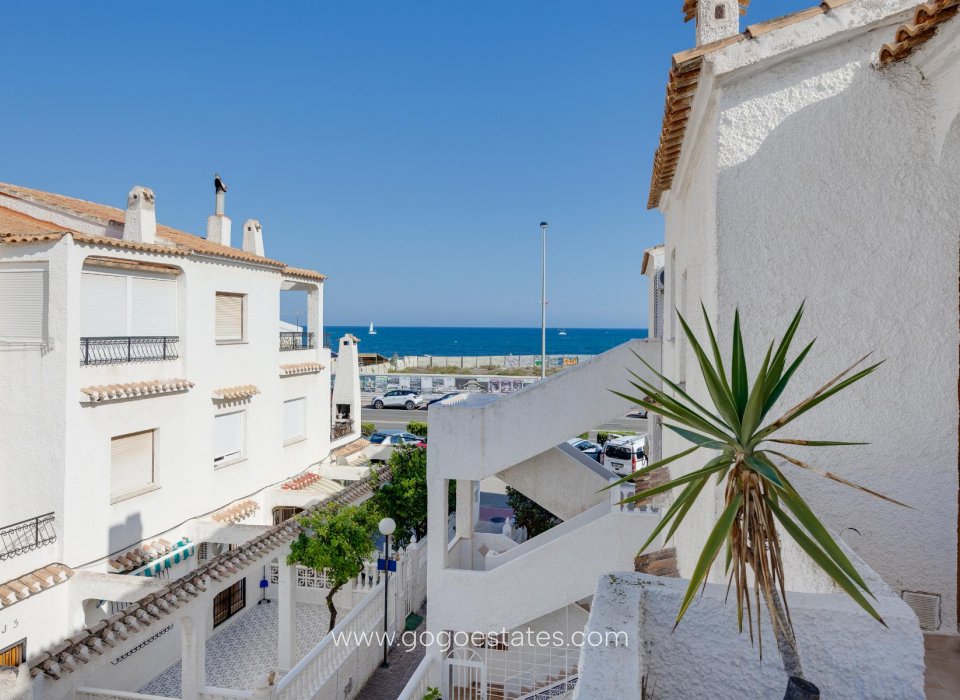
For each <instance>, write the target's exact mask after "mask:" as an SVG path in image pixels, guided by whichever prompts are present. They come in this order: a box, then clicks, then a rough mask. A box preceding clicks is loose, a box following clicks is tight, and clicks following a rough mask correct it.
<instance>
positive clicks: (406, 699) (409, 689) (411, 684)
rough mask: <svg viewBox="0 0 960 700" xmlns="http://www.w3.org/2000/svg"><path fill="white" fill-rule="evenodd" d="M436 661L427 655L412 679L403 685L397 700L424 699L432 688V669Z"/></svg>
mask: <svg viewBox="0 0 960 700" xmlns="http://www.w3.org/2000/svg"><path fill="white" fill-rule="evenodd" d="M435 663H436V659H435V658H434V657H432V656H425V657H424V658H423V661H421V662H420V665H419V666H417V668H416V670H415V671H414V672H413V675H412V676H410V680H409V681H407V684H406V685H405V686H403V690H401V691H400V695H398V696H397V700H423V698H424V696H425V695H426V694H427V691H428V690H429V689H430V669H431V667H432V666H433V665H434V664H435Z"/></svg>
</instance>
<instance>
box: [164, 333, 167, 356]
mask: <svg viewBox="0 0 960 700" xmlns="http://www.w3.org/2000/svg"><path fill="white" fill-rule="evenodd" d="M163 359H164V360H166V359H167V337H166V336H164V337H163Z"/></svg>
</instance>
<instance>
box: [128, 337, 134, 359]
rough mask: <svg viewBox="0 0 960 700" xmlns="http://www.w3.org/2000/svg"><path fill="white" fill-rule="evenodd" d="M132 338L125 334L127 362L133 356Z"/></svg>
mask: <svg viewBox="0 0 960 700" xmlns="http://www.w3.org/2000/svg"><path fill="white" fill-rule="evenodd" d="M132 345H133V338H131V337H130V336H127V362H130V361H131V360H132V358H133V353H132Z"/></svg>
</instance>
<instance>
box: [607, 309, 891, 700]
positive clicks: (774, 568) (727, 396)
mask: <svg viewBox="0 0 960 700" xmlns="http://www.w3.org/2000/svg"><path fill="white" fill-rule="evenodd" d="M701 308H703V306H702V304H701ZM678 317H679V319H680V323H681V325H682V327H683V332H684V334H685V335H686V338H687V340H688V341H689V343H690V347H691V349H692V350H693V352H694V354H695V355H696V358H697V362H698V364H699V368H700V372H701V374H702V377H703V381H704V384H705V386H706V389H707V392H708V394H709V398H710V400H709V402H707V401H704V402H703V403H700V402H698V401H696V400H695V399H694V398H693V397H691V396H690V395H689V394H688V393H687V392H686V391H685V390H684V388H683V387H681V386H679V385H678V384H676V383H675V382H673V381H671V380H670V379H668V378H667V377H665V376H664V375H662V374H660V373H659V372H657V371H656V370H655V369H654V368H653V367H651V366H650V365H649V363H647V362H646V361H644V360H643V358H640V357H639V356H638V359H640V361H641V362H643V363H644V365H646V366H647V368H648V369H650V370H651V371H652V372H653V373H654V374H655V375H656V376H657V377H659V379H660V380H661V382H662V383H663V387H662V388H660V387H657V386H655V385H654V384H652V383H651V382H649V381H647V380H645V379H643V378H642V377H640V376H639V375H637V374H636V373H634V372H631V374H632V375H633V376H634V378H635V379H636V381H633V382H630V383H631V385H632V386H633V387H634V388H635V389H637V390H638V391H640V392H642V394H641V396H642V398H640V397H635V396H630V395H627V394H621V393H620V392H614V393H616V394H618V395H619V396H622V397H624V398H626V399H628V400H630V401H632V402H634V403H636V404H637V405H639V406H642V407H643V408H645V409H647V410H648V411H650V412H652V413H656V414H658V415H660V416H661V417H662V418H663V427H664V428H666V429H668V430H671V431H673V432H675V433H677V434H678V435H680V436H681V437H682V438H684V439H685V440H686V441H688V442H689V443H691V444H692V447H690V448H689V449H686V450H683V451H681V452H679V453H678V454H675V455H672V456H670V457H667V458H666V459H663V460H661V461H659V462H656V463H654V464H650V465H649V466H647V467H645V468H643V469H640V470H638V471H636V472H634V473H633V474H631V475H629V476H626V477H624V478H623V479H621V480H620V481H619V482H617V483H616V484H612V485H611V486H616V485H617V484H619V483H623V482H625V481H628V480H636V479H638V478H639V477H642V476H643V475H644V474H647V473H649V472H651V471H653V470H654V469H659V468H660V467H663V466H665V465H667V464H670V463H671V462H674V461H676V460H678V459H681V458H682V457H686V456H687V455H691V454H693V453H695V452H698V451H700V450H706V451H708V452H709V453H710V455H711V456H710V458H709V459H707V460H706V461H705V462H704V464H703V465H702V466H701V467H699V468H698V469H694V470H692V471H690V472H688V473H686V474H683V475H681V476H677V477H676V478H673V479H671V480H669V481H668V482H666V483H664V484H662V485H659V486H654V487H652V488H649V489H646V490H644V491H641V492H639V493H637V494H635V495H633V496H631V497H629V498H626V499H624V502H633V501H642V500H646V499H648V498H650V497H652V496H655V495H657V494H659V493H663V492H667V491H672V490H673V489H677V488H681V489H682V490H681V491H680V492H679V494H677V495H676V496H675V497H674V500H673V502H672V504H671V505H670V506H669V508H668V509H667V511H666V512H665V514H664V517H663V518H662V520H661V521H660V523H659V524H658V525H657V527H656V528H655V529H654V531H653V532H652V533H651V535H650V537H649V538H648V539H647V541H646V542H644V544H643V547H641V549H640V552H641V553H642V552H643V551H644V550H646V548H647V547H649V546H650V544H651V543H652V542H653V541H654V540H655V539H656V537H657V536H658V535H660V534H661V533H662V532H663V531H664V530H665V529H666V536H665V537H664V542H667V541H668V540H669V539H670V538H671V537H672V536H673V534H674V533H675V532H676V530H677V528H678V527H679V525H680V524H681V523H682V522H683V520H684V518H685V517H686V515H687V513H689V512H690V508H691V506H692V505H693V503H694V502H695V501H696V500H697V498H698V497H699V496H700V495H701V494H702V493H704V492H706V493H708V494H710V493H711V489H708V488H707V485H708V484H710V483H716V484H718V485H720V484H722V485H723V493H724V506H723V510H722V512H721V514H720V516H719V518H718V519H717V521H716V524H715V525H714V527H713V529H712V530H711V532H710V533H709V535H708V537H707V539H706V542H705V544H704V546H703V550H702V551H701V553H700V557H699V559H698V561H697V563H696V566H695V567H694V570H693V573H692V575H691V576H690V585H689V586H688V587H687V590H686V593H685V595H684V598H683V600H682V602H681V605H680V610H679V612H678V614H677V619H676V624H679V622H680V620H681V619H682V618H683V616H684V614H685V613H686V611H687V609H688V608H689V606H690V604H691V602H692V601H693V598H694V595H695V594H696V592H697V589H698V588H700V587H701V586H703V585H704V584H705V582H706V579H707V575H708V574H709V571H710V568H711V567H712V565H713V563H714V561H715V560H716V558H717V557H718V556H719V554H720V552H721V551H724V550H725V560H726V564H725V573H726V576H727V579H728V582H729V585H730V587H731V588H732V590H733V591H734V592H735V599H736V602H737V620H738V625H739V628H740V631H741V632H742V631H743V616H744V612H746V616H747V626H748V628H749V631H750V639H751V641H753V639H754V627H756V630H757V643H758V646H759V651H760V655H761V658H762V655H763V647H762V640H761V639H760V636H759V635H760V619H759V618H760V608H761V600H762V601H763V607H765V608H766V610H767V612H768V614H769V616H770V620H771V623H772V627H773V630H774V634H775V636H776V639H777V646H778V648H779V651H780V655H781V657H782V659H783V665H784V670H785V671H786V673H787V676H788V689H787V695H786V697H788V698H815V697H819V691H818V690H817V688H816V685H815V684H813V683H811V682H810V681H808V680H806V679H805V678H804V673H803V668H802V665H801V663H800V655H799V652H798V649H797V642H796V638H795V636H794V633H793V625H792V623H791V620H790V612H789V607H788V606H787V600H786V572H785V570H784V565H783V558H782V552H781V545H780V535H779V528H780V527H782V528H783V530H785V531H786V532H787V534H789V535H790V537H792V538H793V539H794V541H795V542H796V543H797V544H798V545H799V546H800V548H801V549H803V551H804V552H806V553H807V554H808V555H809V556H810V558H811V559H812V560H813V561H814V562H815V563H816V564H817V565H818V566H819V567H820V568H821V569H823V571H824V572H826V574H827V575H829V576H830V577H831V578H832V579H833V580H834V581H836V583H837V584H838V585H839V586H840V588H841V589H842V590H843V591H844V592H845V593H846V594H847V595H849V596H850V597H851V598H852V599H853V600H854V601H856V603H857V604H858V605H859V606H860V607H861V608H863V609H864V610H866V611H867V612H868V613H869V614H870V615H872V616H873V617H874V618H876V619H877V621H879V622H880V623H881V624H884V623H883V620H882V619H881V617H880V615H879V614H878V613H877V611H876V610H875V609H874V608H873V606H872V605H871V604H870V601H869V600H868V599H867V596H872V594H871V593H870V590H869V589H868V588H867V585H866V583H865V582H864V581H863V578H862V577H861V576H860V574H859V573H858V572H857V570H856V568H855V567H854V566H853V564H852V563H851V562H850V560H849V559H848V557H847V556H846V555H845V554H844V552H843V550H842V549H841V548H840V546H839V545H838V544H837V543H836V541H835V540H834V539H833V537H831V535H830V534H829V532H827V529H826V527H824V525H823V523H821V522H820V520H819V519H818V518H817V516H816V515H814V512H813V510H812V509H811V508H810V506H809V505H808V504H807V502H806V501H805V500H804V498H803V497H802V496H801V495H800V493H799V492H798V491H797V489H796V488H795V487H794V485H793V484H792V483H791V482H790V480H789V478H788V477H787V475H786V473H785V471H786V470H785V469H784V468H783V467H787V466H790V467H796V468H798V469H803V470H806V471H812V472H814V473H817V474H820V475H821V476H824V477H826V478H828V479H832V480H834V481H837V482H839V483H841V484H845V485H847V486H852V487H854V488H857V489H860V490H861V491H865V492H867V493H869V494H872V495H874V496H878V497H880V498H883V499H885V500H887V501H890V502H892V503H896V504H898V505H904V504H903V503H900V502H899V501H894V500H893V499H891V498H887V497H886V496H882V495H880V494H878V493H876V492H875V491H871V490H870V489H868V488H865V487H863V486H859V485H857V484H854V483H852V482H850V481H847V480H846V479H844V478H842V477H839V476H837V475H836V474H832V473H830V472H828V471H823V470H820V469H817V468H815V467H813V466H811V465H810V464H807V463H806V462H803V461H801V460H799V459H797V458H796V457H793V456H791V455H788V454H786V453H785V452H783V450H789V449H790V448H791V446H804V447H837V446H849V445H862V444H864V443H857V442H840V441H835V440H801V439H796V438H792V437H781V436H780V435H781V433H780V431H781V429H782V428H784V427H786V426H787V425H789V424H790V423H792V422H793V421H794V420H795V419H797V418H799V417H800V416H801V415H803V414H805V413H807V412H808V411H810V410H812V409H814V408H816V407H817V406H818V405H820V404H821V403H823V402H824V401H826V400H827V399H829V398H830V397H832V396H834V395H835V394H837V393H839V392H840V391H842V390H843V389H845V388H847V387H848V386H850V385H851V384H853V383H854V382H857V381H859V380H861V379H863V378H864V377H866V376H867V375H869V374H871V373H872V372H873V371H874V370H876V369H877V367H879V366H880V364H881V363H879V362H878V363H876V364H872V365H870V366H867V367H864V368H863V369H860V370H858V371H854V370H856V368H857V367H860V366H861V365H862V364H863V363H864V361H865V360H866V359H867V358H866V357H864V358H861V359H860V360H858V361H857V362H855V363H854V364H853V365H852V366H850V367H849V368H847V369H846V370H844V371H843V372H841V373H840V374H839V375H837V376H836V377H834V378H833V379H831V380H830V381H828V382H827V383H826V384H824V385H823V386H822V387H820V388H819V389H818V390H817V391H815V392H814V393H813V394H811V395H810V396H808V397H807V398H806V399H804V400H803V401H801V402H800V403H798V404H797V405H795V406H793V407H792V408H790V409H788V410H787V411H785V412H784V413H783V414H782V415H780V416H779V417H777V418H775V419H773V420H768V419H767V416H768V414H769V413H770V411H771V410H772V409H773V408H774V406H775V405H776V403H777V400H778V399H779V398H780V396H781V395H782V394H783V392H784V390H785V389H786V388H787V385H788V383H789V382H790V380H791V378H792V377H793V376H794V375H795V373H796V372H797V370H798V369H799V368H800V366H801V364H802V363H803V361H804V359H805V358H806V357H807V354H808V353H809V352H810V349H811V348H812V347H813V341H811V342H810V343H809V344H807V345H806V347H804V348H803V350H801V351H800V352H799V353H798V354H797V356H796V357H795V358H793V360H792V361H790V362H789V363H788V359H787V354H788V352H789V349H790V345H791V343H792V341H793V338H794V335H795V333H796V331H797V328H798V326H799V325H800V319H801V318H802V317H803V305H801V306H800V309H799V310H798V311H797V313H796V314H795V315H794V317H793V319H792V321H791V322H790V325H789V327H788V328H787V330H786V333H785V334H784V336H783V338H782V339H781V340H780V342H779V343H775V342H774V343H771V344H770V346H769V349H768V350H767V352H766V356H765V357H764V359H763V363H762V364H761V366H760V369H759V370H758V371H757V373H756V375H755V376H754V377H753V381H752V384H751V381H750V378H749V376H748V374H747V363H746V358H745V355H744V348H743V337H742V335H741V330H740V315H739V312H737V313H736V314H735V316H734V321H733V346H732V357H731V358H730V371H729V374H728V373H727V370H726V368H725V366H724V363H723V359H722V358H721V353H720V348H719V346H718V345H717V340H716V338H715V336H714V332H713V327H712V326H711V324H710V320H709V318H708V316H707V312H706V309H705V308H703V318H704V323H705V324H706V330H707V335H708V340H709V345H708V350H709V354H708V351H707V350H704V348H703V346H702V345H701V343H700V342H699V341H698V339H697V338H696V336H695V335H694V334H693V332H692V331H691V330H690V327H689V325H688V324H687V322H686V320H685V319H684V318H683V316H681V315H679V314H678ZM668 391H669V393H668ZM667 528H669V529H667ZM750 574H752V575H750ZM751 597H752V600H751Z"/></svg>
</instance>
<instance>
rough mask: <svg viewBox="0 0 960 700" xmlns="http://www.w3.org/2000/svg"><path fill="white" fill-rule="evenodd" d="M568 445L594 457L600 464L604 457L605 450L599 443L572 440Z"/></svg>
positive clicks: (577, 439) (578, 439)
mask: <svg viewBox="0 0 960 700" xmlns="http://www.w3.org/2000/svg"><path fill="white" fill-rule="evenodd" d="M567 444H568V445H570V446H572V447H576V448H577V449H578V450H580V451H581V452H583V454H585V455H587V456H589V457H593V458H594V459H595V460H597V461H598V462H599V461H600V459H601V457H602V456H603V448H602V447H600V445H598V444H597V443H595V442H591V441H590V440H584V439H583V438H570V439H569V440H567Z"/></svg>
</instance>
